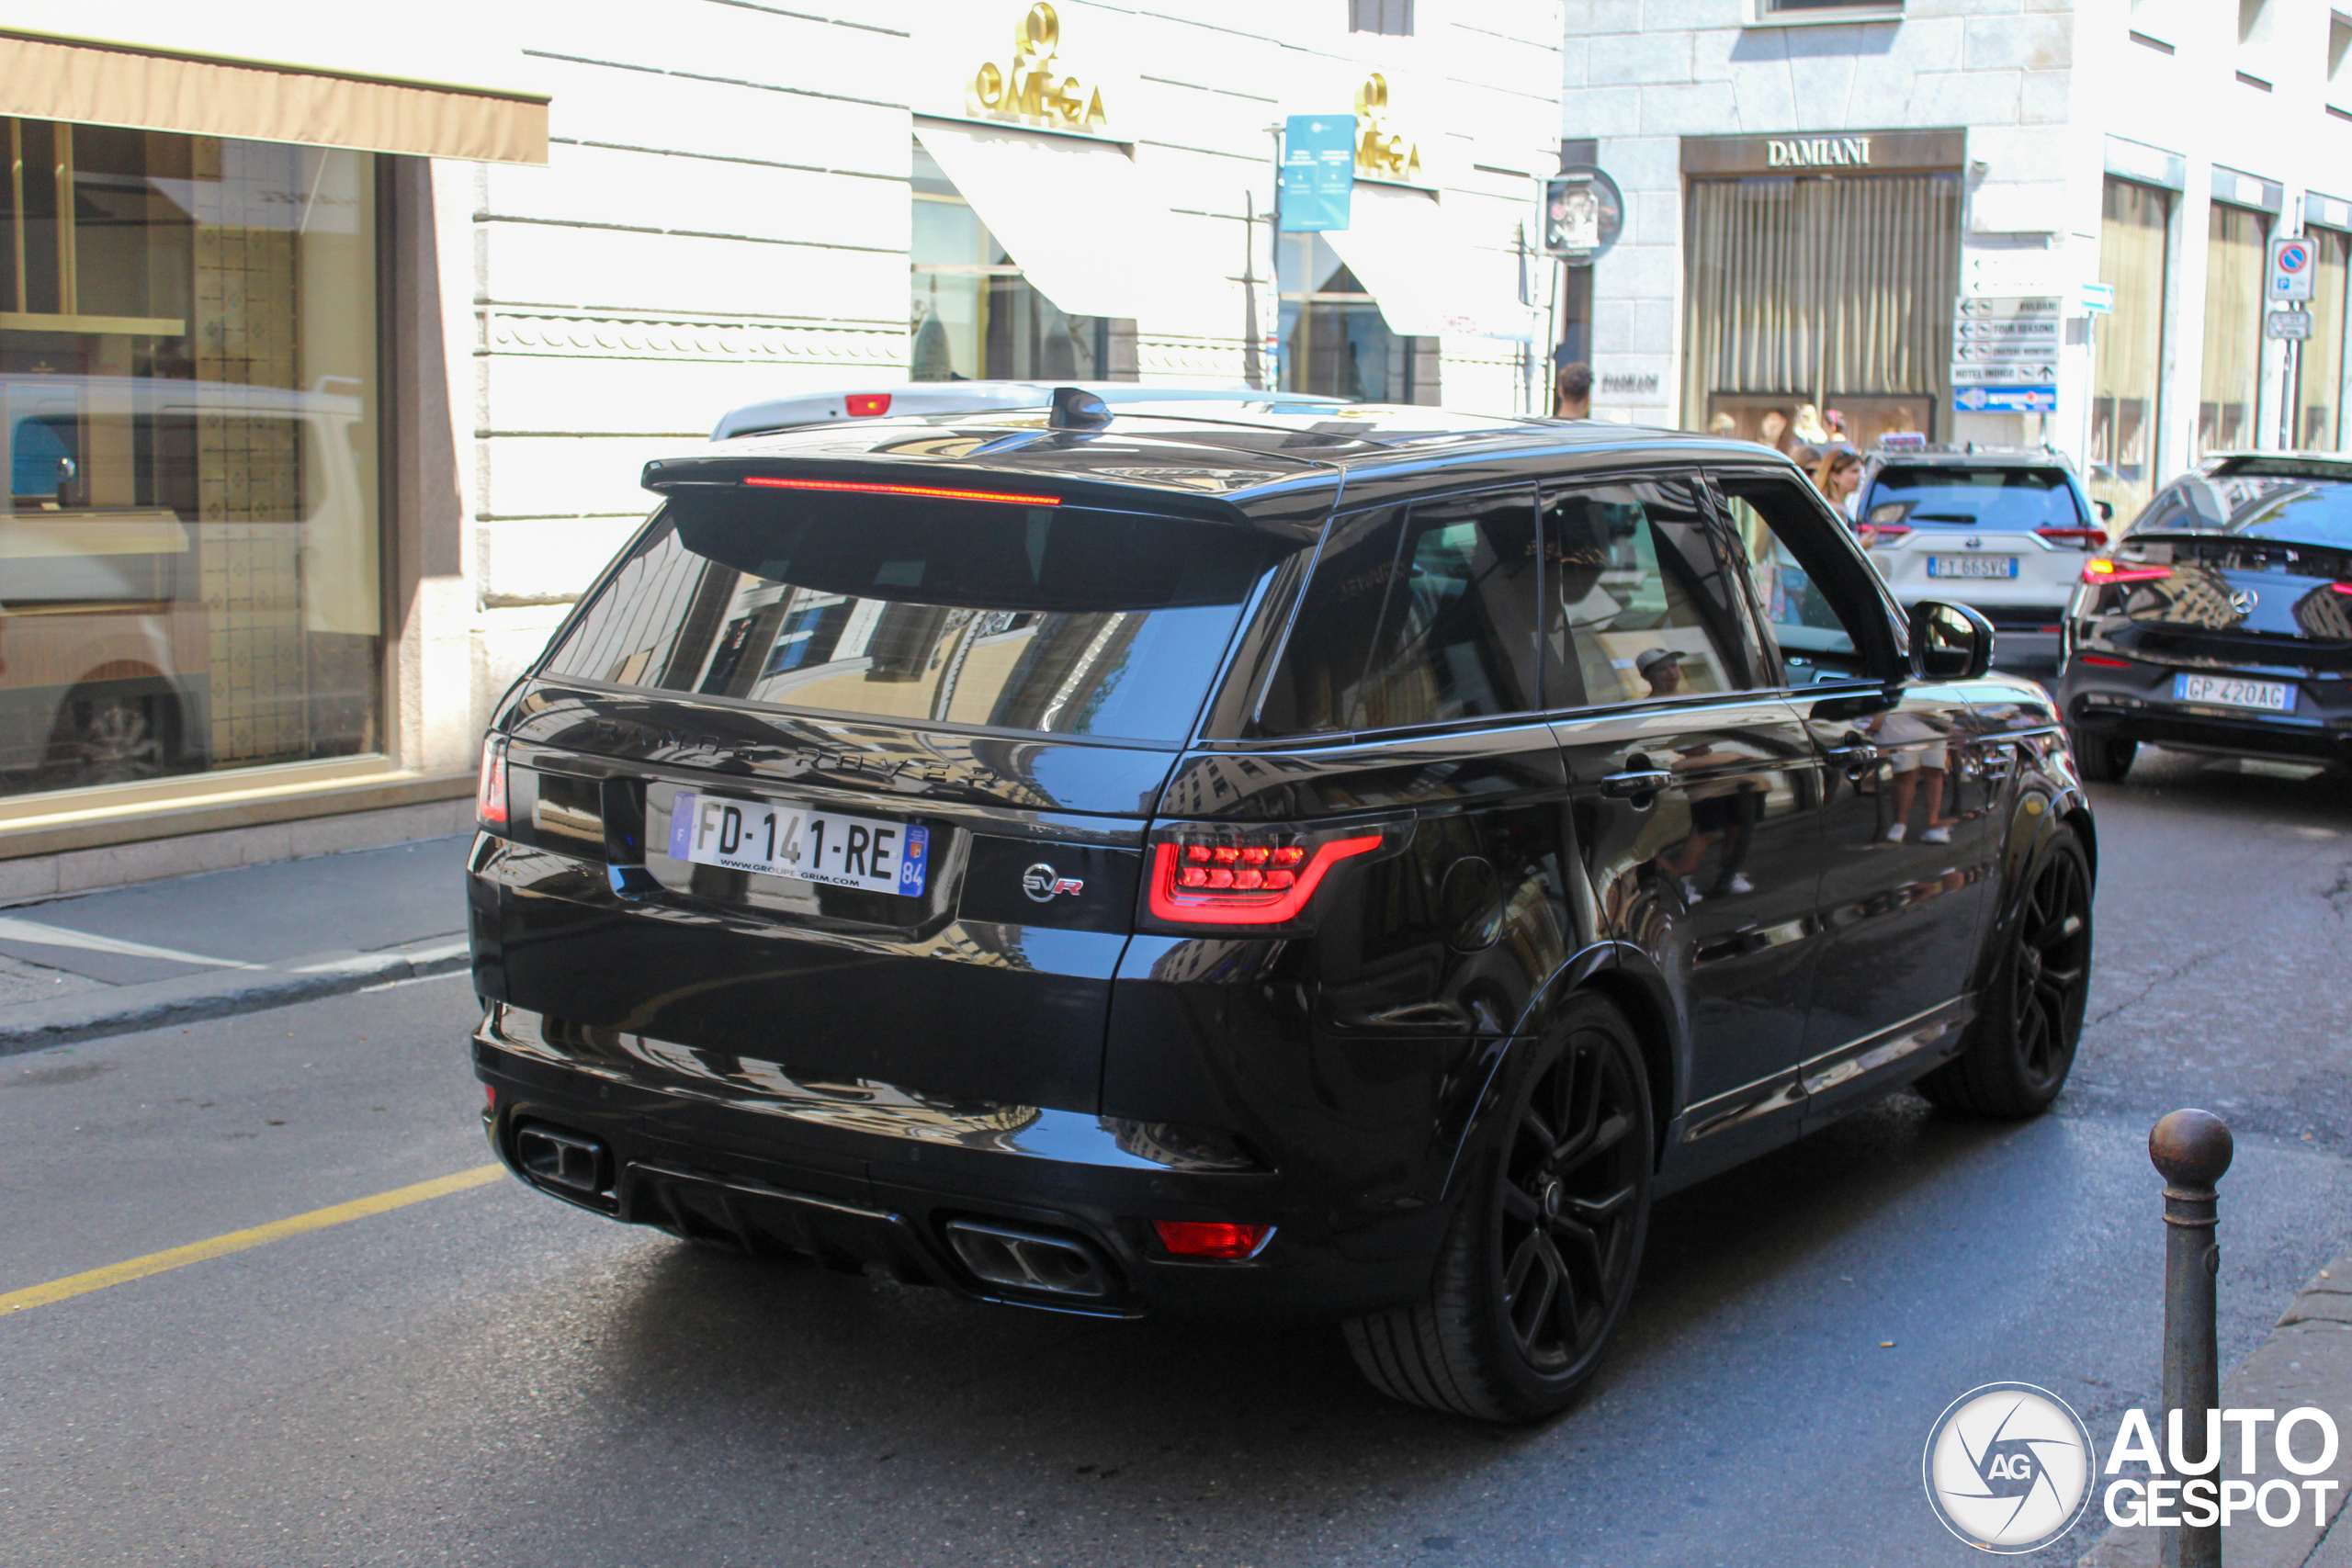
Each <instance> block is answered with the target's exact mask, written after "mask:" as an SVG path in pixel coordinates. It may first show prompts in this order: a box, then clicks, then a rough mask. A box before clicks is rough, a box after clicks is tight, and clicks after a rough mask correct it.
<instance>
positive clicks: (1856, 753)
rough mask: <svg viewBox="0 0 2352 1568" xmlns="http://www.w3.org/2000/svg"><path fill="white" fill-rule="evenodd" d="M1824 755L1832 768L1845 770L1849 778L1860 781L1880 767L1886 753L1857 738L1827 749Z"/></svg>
mask: <svg viewBox="0 0 2352 1568" xmlns="http://www.w3.org/2000/svg"><path fill="white" fill-rule="evenodd" d="M1822 755H1823V756H1825V757H1827V758H1828V759H1829V765H1830V766H1831V767H1833V768H1843V769H1845V770H1846V776H1847V777H1848V778H1849V779H1859V778H1860V777H1861V776H1862V775H1863V774H1864V773H1868V772H1870V771H1871V769H1872V768H1874V767H1876V766H1878V762H1879V759H1880V758H1882V757H1883V756H1884V755H1886V753H1885V752H1883V751H1881V750H1879V749H1878V747H1877V746H1875V745H1874V744H1872V743H1871V742H1870V741H1868V740H1864V739H1860V738H1859V737H1857V738H1856V739H1851V740H1849V741H1847V742H1846V743H1845V744H1844V745H1842V746H1831V747H1826V748H1825V749H1824V750H1823V752H1822Z"/></svg>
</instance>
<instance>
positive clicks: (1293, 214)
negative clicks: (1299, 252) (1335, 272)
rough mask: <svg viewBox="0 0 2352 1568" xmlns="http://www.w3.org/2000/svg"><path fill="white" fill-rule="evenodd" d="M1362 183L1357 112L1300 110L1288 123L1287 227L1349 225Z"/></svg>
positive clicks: (1297, 230) (1309, 229)
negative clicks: (1350, 206) (1358, 182)
mask: <svg viewBox="0 0 2352 1568" xmlns="http://www.w3.org/2000/svg"><path fill="white" fill-rule="evenodd" d="M1355 187H1356V117H1355V116H1353V115H1351V114H1295V115H1292V116H1291V117H1290V118H1289V119H1288V120H1286V121H1284V122H1283V232H1284V233H1286V234H1308V233H1315V232H1318V231H1324V230H1330V229H1345V228H1346V227H1347V226H1348V198H1349V197H1350V196H1351V195H1352V194H1353V193H1354V191H1355Z"/></svg>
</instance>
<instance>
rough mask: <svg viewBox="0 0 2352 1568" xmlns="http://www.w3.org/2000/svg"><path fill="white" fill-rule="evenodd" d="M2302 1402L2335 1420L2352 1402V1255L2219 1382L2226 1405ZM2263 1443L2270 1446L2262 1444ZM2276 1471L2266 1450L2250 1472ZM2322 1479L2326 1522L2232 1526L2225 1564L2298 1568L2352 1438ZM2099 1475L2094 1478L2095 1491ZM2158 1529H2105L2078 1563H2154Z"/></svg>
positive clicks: (2301, 1295)
mask: <svg viewBox="0 0 2352 1568" xmlns="http://www.w3.org/2000/svg"><path fill="white" fill-rule="evenodd" d="M2304 1404H2313V1405H2317V1406H2318V1407H2319V1408H2321V1409H2322V1410H2324V1411H2326V1412H2327V1413H2328V1414H2329V1415H2331V1416H2335V1418H2336V1419H2337V1420H2338V1421H2339V1422H2341V1421H2343V1420H2344V1419H2345V1416H2346V1411H2347V1407H2352V1252H2347V1253H2346V1254H2344V1255H2343V1256H2342V1257H2340V1258H2336V1259H2335V1261H2333V1262H2331V1263H2329V1264H2328V1265H2327V1266H2326V1267H2325V1268H2324V1269H2321V1270H2320V1271H2319V1272H2318V1273H2317V1274H2314V1275H2313V1276H2312V1278H2311V1280H2309V1281H2308V1282H2306V1283H2305V1284H2304V1286H2303V1288H2302V1290H2301V1291H2300V1292H2297V1293H2296V1295H2295V1299H2294V1300H2293V1301H2291V1302H2289V1303H2287V1310H2286V1311H2285V1312H2282V1313H2280V1314H2278V1325H2277V1326H2276V1327H2274V1328H2272V1329H2271V1331H2270V1334H2269V1337H2267V1338H2266V1339H2264V1340H2263V1342H2262V1343H2261V1344H2259V1345H2257V1346H2256V1347H2255V1349H2254V1353H2253V1354H2252V1355H2250V1356H2248V1357H2247V1358H2246V1359H2245V1360H2244V1361H2243V1362H2241V1363H2240V1364H2239V1366H2238V1368H2237V1370H2236V1371H2233V1372H2232V1373H2231V1374H2230V1375H2229V1377H2228V1379H2227V1380H2226V1381H2225V1382H2223V1383H2222V1408H2223V1409H2268V1410H2276V1411H2279V1412H2282V1413H2283V1412H2285V1411H2288V1410H2291V1409H2294V1408H2295V1407H2297V1406H2299V1405H2304ZM2227 1435H2228V1437H2229V1438H2230V1448H2229V1450H2228V1451H2229V1452H2230V1453H2231V1454H2232V1455H2234V1454H2235V1453H2236V1451H2237V1445H2236V1441H2235V1436H2236V1435H2235V1433H2234V1432H2232V1433H2229V1434H2227ZM2156 1438H2157V1441H2158V1442H2159V1443H2161V1442H2162V1441H2163V1440H2164V1431H2163V1428H2162V1427H2161V1426H2159V1427H2157V1428H2156ZM2195 1440H2197V1439H2192V1441H2195ZM2264 1446H2265V1448H2266V1450H2267V1443H2266V1444H2265V1445H2264ZM2227 1464H2228V1468H2229V1472H2231V1473H2234V1472H2235V1471H2236V1467H2237V1461H2235V1459H2234V1458H2232V1459H2230V1460H2228V1461H2227ZM2280 1475H2281V1472H2279V1471H2278V1463H2277V1461H2276V1460H2275V1459H2272V1458H2270V1457H2269V1455H2268V1454H2267V1452H2266V1453H2265V1455H2264V1459H2263V1462H2262V1465H2261V1468H2260V1470H2259V1472H2258V1473H2257V1475H2256V1477H2255V1480H2256V1483H2257V1484H2259V1483H2260V1481H2261V1480H2262V1479H2264V1478H2268V1477H2272V1476H2280ZM2282 1478H2284V1477H2282ZM2323 1478H2324V1479H2326V1480H2330V1481H2334V1482H2336V1483H2338V1486H2339V1489H2338V1490H2337V1491H2336V1492H2335V1493H2333V1494H2332V1495H2330V1496H2329V1498H2328V1502H2329V1505H2330V1509H2331V1512H2330V1515H2329V1517H2328V1518H2327V1519H2325V1520H2322V1521H2320V1522H2318V1523H2312V1522H2308V1521H2303V1520H2300V1519H2299V1521H2298V1522H2297V1523H2295V1524H2292V1525H2281V1526H2279V1527H2278V1528H2276V1529H2267V1528H2261V1527H2256V1528H2255V1529H2245V1528H2243V1527H2240V1526H2233V1527H2232V1528H2231V1529H2230V1531H2229V1532H2228V1536H2227V1538H2226V1540H2225V1542H2224V1545H2225V1547H2226V1549H2227V1554H2228V1561H2229V1564H2230V1568H2303V1564H2304V1563H2306V1562H2310V1561H2311V1560H2312V1556H2313V1554H2314V1553H2315V1552H2317V1551H2320V1549H2321V1543H2322V1542H2323V1541H2324V1540H2325V1539H2326V1537H2327V1534H2328V1529H2329V1527H2330V1526H2331V1525H2332V1524H2333V1523H2334V1521H2335V1518H2337V1517H2341V1515H2342V1510H2343V1507H2344V1502H2345V1497H2346V1492H2347V1491H2352V1442H2346V1444H2345V1445H2344V1446H2343V1448H2342V1449H2341V1450H2338V1452H2337V1454H2336V1458H2335V1464H2333V1465H2331V1466H2330V1467H2329V1468H2328V1469H2327V1470H2326V1471H2325V1472H2324V1474H2323V1476H2314V1477H2312V1478H2311V1479H2313V1480H2319V1479H2323ZM2098 1479H2099V1478H2098V1476H2097V1475H2096V1474H2094V1475H2093V1477H2092V1482H2093V1485H2094V1488H2096V1486H2097V1484H2098ZM2294 1479H2301V1478H2294ZM2091 1507H2092V1509H2093V1513H2092V1514H2091V1516H2090V1517H2092V1518H2094V1519H2098V1518H2103V1517H2104V1516H2103V1515H2101V1514H2099V1513H2098V1512H2097V1510H2098V1501H2097V1495H2096V1492H2095V1493H2094V1497H2093V1501H2092V1504H2091ZM2157 1533H2158V1532H2157V1531H2155V1530H2154V1529H2148V1528H2146V1527H2144V1526H2121V1525H2118V1526H2110V1527H2109V1529H2108V1530H2107V1533H2106V1534H2104V1535H2102V1536H2100V1537H2099V1539H2098V1540H2097V1541H2096V1542H2094V1543H2093V1544H2092V1546H2091V1548H2090V1550H2089V1551H2086V1552H2084V1553H2083V1555H2082V1556H2081V1558H2079V1559H2078V1560H2077V1562H2078V1564H2079V1568H2155V1564H2156V1551H2157Z"/></svg>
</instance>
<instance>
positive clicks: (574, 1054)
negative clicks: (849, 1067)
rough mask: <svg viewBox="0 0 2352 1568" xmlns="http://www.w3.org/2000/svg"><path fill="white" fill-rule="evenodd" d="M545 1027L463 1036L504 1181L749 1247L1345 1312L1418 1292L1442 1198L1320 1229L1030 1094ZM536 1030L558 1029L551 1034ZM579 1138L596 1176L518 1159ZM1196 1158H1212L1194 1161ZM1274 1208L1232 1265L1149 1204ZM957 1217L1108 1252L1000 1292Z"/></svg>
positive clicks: (497, 1012) (1149, 1298) (530, 1018)
mask: <svg viewBox="0 0 2352 1568" xmlns="http://www.w3.org/2000/svg"><path fill="white" fill-rule="evenodd" d="M608 1033H609V1032H603V1031H598V1032H594V1033H593V1034H582V1035H580V1036H579V1037H578V1038H569V1039H567V1038H562V1037H563V1036H564V1034H565V1032H564V1030H563V1028H562V1026H560V1025H556V1026H553V1027H547V1026H545V1021H542V1020H541V1019H539V1018H538V1017H537V1015H535V1014H531V1013H527V1012H525V1011H523V1010H519V1009H515V1008H511V1007H508V1006H506V1005H504V1004H493V1005H492V1008H491V1010H490V1011H489V1013H488V1015H487V1016H486V1017H485V1018H484V1020H483V1022H482V1024H481V1027H480V1028H479V1029H478V1030H477V1031H476V1032H475V1035H474V1040H473V1055H474V1067H475V1072H476V1075H477V1076H478V1077H481V1079H482V1081H483V1082H485V1083H487V1084H488V1085H489V1086H490V1087H491V1089H492V1092H493V1109H492V1110H491V1111H486V1112H485V1122H486V1127H487V1130H488V1132H489V1134H490V1138H491V1142H492V1146H493V1147H494V1148H495V1150H496V1151H497V1154H498V1156H499V1157H500V1159H501V1160H503V1162H504V1163H505V1164H506V1165H507V1167H508V1168H509V1169H510V1170H512V1171H513V1172H514V1173H515V1175H516V1176H517V1177H518V1178H519V1179H522V1180H524V1181H525V1182H526V1183H528V1184H529V1185H532V1186H534V1187H537V1188H538V1189H539V1190H542V1191H544V1192H547V1193H548V1195H550V1196H552V1197H556V1198H560V1199H562V1200H563V1201H567V1202H571V1203H574V1204H576V1205H578V1206H580V1207H582V1208H586V1209H589V1210H591V1211H593V1212H594V1213H601V1214H604V1215H605V1216H606V1217H607V1218H610V1219H614V1220H617V1221H620V1222H622V1223H624V1224H647V1225H652V1226H654V1227H656V1228H659V1229H662V1230H665V1231H668V1232H670V1233H671V1234H673V1235H683V1236H687V1237H690V1238H693V1239H697V1240H704V1241H712V1242H719V1243H723V1244H729V1245H732V1246H735V1247H740V1248H741V1249H742V1250H744V1251H747V1252H752V1253H755V1254H774V1255H781V1256H792V1257H799V1258H813V1259H814V1260H816V1261H818V1262H820V1263H822V1264H825V1265H827V1266H829V1267H832V1268H835V1269H847V1270H853V1271H860V1270H868V1269H871V1270H878V1271H880V1272H882V1273H885V1274H887V1275H889V1276H891V1277H893V1278H897V1279H900V1280H907V1281H909V1282H915V1283H927V1284H935V1285H941V1286H944V1287H945V1288H947V1289H949V1290H952V1291H956V1292H959V1293H961V1294H963V1295H966V1296H970V1297H973V1298H976V1299H980V1300H989V1301H1000V1302H1006V1303H1014V1304H1019V1305H1023V1306H1035V1307H1041V1308H1045V1309H1047V1310H1052V1311H1060V1312H1069V1313H1080V1314H1091V1315H1098V1316H1114V1317H1139V1316H1144V1315H1147V1314H1181V1315H1217V1314H1238V1315H1248V1316H1252V1317H1291V1318H1323V1319H1329V1318H1338V1317H1345V1316H1350V1315H1353V1314H1359V1313H1363V1312H1369V1311H1373V1310H1375V1309H1377V1308H1379V1307H1383V1306H1387V1305H1391V1304H1394V1303H1397V1302H1401V1301H1405V1300H1408V1299H1411V1298H1412V1297H1414V1296H1415V1295H1417V1294H1419V1292H1421V1291H1422V1290H1423V1289H1425V1288H1426V1286H1427V1282H1428V1280H1429V1272H1430V1265H1431V1262H1432V1260H1433V1258H1434V1257H1435V1252H1436V1247H1437V1244H1438V1241H1439V1238H1440V1237H1441V1235H1442V1230H1443V1223H1444V1212H1443V1210H1442V1208H1438V1207H1432V1208H1431V1209H1430V1210H1427V1211H1424V1212H1422V1213H1418V1214H1415V1215H1412V1216H1409V1217H1405V1218H1402V1219H1400V1220H1399V1222H1397V1223H1396V1224H1386V1225H1382V1226H1379V1227H1376V1228H1375V1229H1374V1230H1373V1231H1371V1232H1364V1231H1361V1230H1356V1231H1350V1232H1348V1233H1346V1234H1344V1235H1342V1234H1340V1233H1338V1232H1335V1231H1334V1229H1333V1228H1332V1225H1331V1224H1330V1216H1331V1214H1332V1213H1333V1209H1334V1204H1335V1200H1337V1201H1344V1194H1338V1193H1319V1187H1320V1184H1315V1186H1314V1187H1312V1188H1310V1186H1308V1185H1307V1184H1303V1183H1301V1182H1299V1181H1297V1180H1295V1179H1291V1178H1288V1177H1286V1176H1285V1175H1284V1174H1283V1172H1280V1171H1277V1170H1272V1169H1268V1168H1261V1167H1251V1168H1214V1166H1215V1164H1216V1162H1217V1161H1218V1160H1220V1159H1223V1160H1225V1162H1226V1163H1227V1164H1231V1163H1233V1162H1232V1160H1231V1157H1230V1156H1220V1155H1218V1154H1216V1152H1214V1151H1211V1152H1209V1153H1208V1154H1206V1155H1205V1156H1204V1153H1203V1151H1201V1150H1200V1149H1199V1148H1198V1147H1197V1146H1194V1145H1191V1144H1188V1143H1187V1141H1186V1139H1185V1138H1184V1136H1183V1134H1182V1130H1178V1129H1169V1128H1164V1127H1159V1126H1155V1125H1151V1124H1138V1123H1134V1122H1122V1121H1119V1120H1117V1119H1114V1118H1103V1117H1095V1116H1087V1115H1081V1114H1080V1113H1077V1112H1072V1111H1050V1110H1042V1109H1038V1108H1033V1107H1021V1106H1002V1105H986V1104H971V1103H967V1104H957V1103H952V1102H947V1101H944V1100H937V1099H934V1098H930V1097H923V1096H917V1095H912V1094H907V1093H903V1092H900V1091H898V1090H895V1089H890V1088H889V1087H888V1086H886V1085H880V1084H874V1083H858V1084H828V1085H800V1084H793V1083H789V1082H787V1081H785V1080H781V1079H773V1078H772V1077H771V1079H770V1080H769V1081H763V1082H760V1083H757V1084H753V1083H750V1082H746V1083H744V1084H743V1085H742V1086H741V1091H740V1092H732V1093H730V1092H725V1091H722V1090H720V1089H718V1088H716V1087H715V1086H712V1085H710V1084H708V1083H707V1082H687V1081H684V1080H681V1081H679V1082H675V1083H665V1082H657V1081H653V1080H652V1079H651V1078H650V1077H649V1076H648V1075H647V1074H645V1073H643V1072H639V1071H629V1070H625V1069H624V1068H622V1067H620V1066H616V1062H615V1061H614V1060H605V1061H599V1060H597V1059H595V1058H596V1057H597V1055H599V1054H600V1052H610V1051H611V1050H613V1049H614V1047H615V1046H616V1045H617V1046H619V1047H620V1049H622V1050H623V1051H625V1052H633V1053H641V1054H643V1055H650V1056H654V1057H658V1056H659V1055H661V1054H662V1051H663V1050H664V1049H669V1050H676V1049H679V1048H676V1047H663V1046H662V1043H660V1042H654V1041H648V1040H643V1039H641V1038H639V1037H628V1036H613V1037H611V1038H610V1039H609V1040H600V1039H599V1038H598V1037H601V1036H605V1035H607V1034H608ZM550 1036H557V1037H558V1038H557V1039H554V1040H551V1039H550ZM643 1055H640V1057H639V1059H640V1060H641V1059H643ZM534 1128H539V1129H548V1130H553V1131H556V1132H560V1133H561V1134H571V1135H573V1136H576V1137H582V1138H586V1139H589V1140H594V1143H595V1144H596V1145H599V1146H600V1148H601V1150H602V1151H604V1152H605V1159H604V1160H603V1162H602V1163H601V1168H600V1169H599V1170H598V1174H597V1176H596V1178H595V1181H596V1182H597V1185H596V1186H595V1187H594V1189H593V1190H592V1189H590V1188H587V1187H582V1186H577V1185H566V1184H565V1183H563V1182H560V1181H558V1180H554V1179H549V1178H548V1176H547V1175H546V1174H545V1173H544V1172H538V1171H534V1170H533V1169H531V1168H527V1166H526V1160H525V1159H524V1158H523V1157H522V1156H521V1155H520V1154H519V1153H518V1147H517V1139H518V1134H529V1133H530V1131H531V1130H532V1129H534ZM1204 1164H1205V1165H1206V1166H1208V1167H1209V1168H1204ZM1155 1219H1165V1220H1216V1221H1228V1222H1238V1223H1243V1224H1272V1225H1273V1226H1274V1227H1275V1228H1274V1232H1273V1234H1272V1236H1271V1237H1269V1238H1268V1239H1267V1241H1266V1242H1265V1244H1264V1245H1263V1247H1261V1248H1260V1250H1259V1251H1258V1253H1257V1254H1256V1255H1255V1256H1254V1257H1252V1258H1247V1259H1241V1260H1236V1261H1218V1262H1209V1261H1194V1260H1187V1259H1179V1258H1170V1257H1169V1256H1168V1255H1167V1254H1166V1253H1165V1251H1164V1250H1163V1249H1161V1248H1160V1247H1159V1245H1158V1243H1157V1240H1156V1237H1155V1235H1154V1233H1153V1231H1152V1227H1151V1223H1150V1222H1151V1221H1153V1220H1155ZM958 1222H967V1223H970V1222H977V1223H978V1224H982V1225H987V1226H995V1227H1000V1228H1001V1227H1011V1228H1012V1229H1015V1230H1019V1231H1023V1232H1025V1233H1027V1234H1032V1235H1040V1236H1045V1237H1054V1238H1062V1239H1064V1240H1065V1241H1067V1242H1068V1243H1069V1244H1071V1245H1072V1246H1074V1247H1075V1248H1076V1249H1078V1250H1080V1251H1082V1252H1084V1253H1085V1254H1087V1255H1089V1256H1091V1258H1094V1259H1096V1260H1098V1261H1099V1263H1100V1265H1101V1269H1100V1275H1101V1284H1102V1288H1101V1289H1100V1290H1099V1291H1095V1292H1092V1293H1080V1294H1073V1293H1069V1292H1063V1291H1058V1290H1054V1289H1046V1288H1025V1287H1008V1286H1006V1285H1004V1284H1002V1283H999V1282H992V1281H990V1280H987V1279H983V1278H982V1277H980V1275H979V1274H978V1273H977V1272H976V1271H975V1269H974V1268H973V1267H972V1266H971V1264H970V1262H969V1261H967V1258H966V1257H965V1256H964V1255H962V1254H960V1253H959V1251H958V1250H957V1248H956V1246H955V1244H954V1241H953V1237H952V1235H951V1231H950V1227H951V1226H952V1225H955V1224H957V1223H958Z"/></svg>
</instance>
